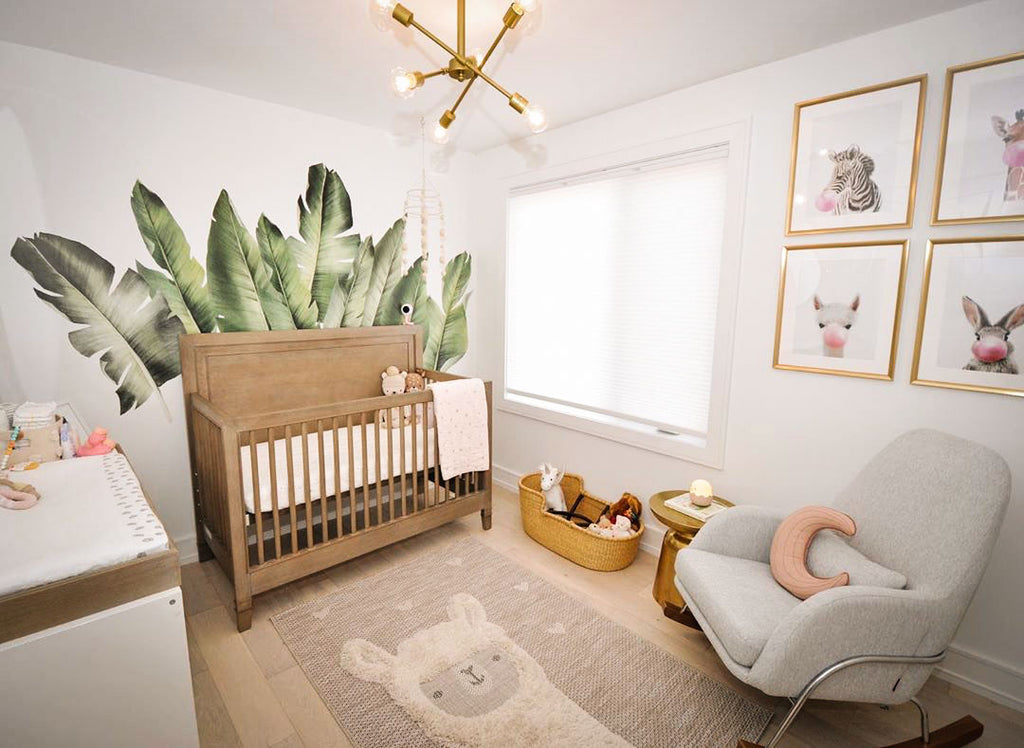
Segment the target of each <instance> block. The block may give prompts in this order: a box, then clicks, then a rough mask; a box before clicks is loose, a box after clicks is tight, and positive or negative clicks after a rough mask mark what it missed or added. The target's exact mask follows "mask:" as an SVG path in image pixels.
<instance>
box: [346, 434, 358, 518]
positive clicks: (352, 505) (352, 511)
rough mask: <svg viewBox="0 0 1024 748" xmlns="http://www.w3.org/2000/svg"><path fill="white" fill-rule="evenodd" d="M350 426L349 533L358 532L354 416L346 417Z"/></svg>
mask: <svg viewBox="0 0 1024 748" xmlns="http://www.w3.org/2000/svg"><path fill="white" fill-rule="evenodd" d="M345 421H346V423H347V425H348V520H349V531H350V532H356V530H358V529H359V528H358V527H356V458H355V445H354V444H353V443H352V416H350V415H349V416H345Z"/></svg>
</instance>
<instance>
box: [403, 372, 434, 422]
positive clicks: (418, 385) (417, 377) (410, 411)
mask: <svg viewBox="0 0 1024 748" xmlns="http://www.w3.org/2000/svg"><path fill="white" fill-rule="evenodd" d="M426 388H427V381H426V380H425V379H424V378H423V375H422V374H420V373H419V372H418V371H410V372H409V373H408V374H406V375H405V391H406V392H423V391H424V390H425V389H426ZM418 411H419V405H418V404H417V405H416V406H415V407H414V406H412V405H406V406H405V416H404V418H405V423H406V425H408V424H415V423H419V417H418V415H417V414H418ZM428 420H429V419H428Z"/></svg>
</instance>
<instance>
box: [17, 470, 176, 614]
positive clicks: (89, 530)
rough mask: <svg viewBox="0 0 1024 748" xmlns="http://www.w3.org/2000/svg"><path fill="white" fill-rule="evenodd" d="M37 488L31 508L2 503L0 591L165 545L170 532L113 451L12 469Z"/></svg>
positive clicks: (62, 576) (65, 575)
mask: <svg viewBox="0 0 1024 748" xmlns="http://www.w3.org/2000/svg"><path fill="white" fill-rule="evenodd" d="M10 480H12V481H14V482H15V483H30V484H31V485H33V486H35V487H36V488H37V489H38V490H39V495H40V499H39V503H38V504H36V505H35V506H33V507H32V508H31V509H23V510H10V509H0V595H8V594H10V593H12V592H17V591H18V590H24V589H28V588H29V587H35V586H37V585H40V584H47V583H49V582H56V581H58V580H61V579H67V578H68V577H74V576H78V575H79V574H85V573H86V572H89V571H94V570H96V569H102V568H104V567H107V566H115V565H117V564H120V563H123V562H125V561H130V560H131V559H134V558H138V557H139V556H143V555H145V554H147V553H152V552H153V551H159V550H164V549H166V548H167V547H168V544H167V533H166V532H165V531H164V527H163V525H162V524H160V520H159V519H157V516H156V515H155V514H153V511H152V510H151V509H150V508H149V504H148V503H147V502H146V499H145V497H144V496H143V494H142V487H141V486H140V485H139V481H138V479H137V478H136V477H135V473H134V472H132V469H131V467H130V466H129V465H128V460H127V459H126V458H125V457H124V455H122V454H120V453H118V452H111V453H110V454H106V455H102V456H99V457H76V458H75V459H73V460H58V461H56V462H46V463H43V464H42V465H40V466H39V467H38V468H37V469H35V470H30V471H27V472H24V473H12V474H11V477H10Z"/></svg>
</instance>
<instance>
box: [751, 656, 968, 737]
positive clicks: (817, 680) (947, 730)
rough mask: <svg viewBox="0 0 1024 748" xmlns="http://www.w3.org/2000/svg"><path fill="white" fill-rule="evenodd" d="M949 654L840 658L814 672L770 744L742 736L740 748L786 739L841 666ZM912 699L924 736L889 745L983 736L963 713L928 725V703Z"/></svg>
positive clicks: (922, 661)
mask: <svg viewBox="0 0 1024 748" xmlns="http://www.w3.org/2000/svg"><path fill="white" fill-rule="evenodd" d="M945 656H946V653H945V652H942V653H941V654H937V655H933V656H931V657H911V656H900V655H858V656H856V657H848V658H846V659H845V660H840V661H839V662H837V663H835V664H833V665H830V666H829V667H827V668H825V669H824V670H822V671H821V672H820V673H818V674H817V675H816V676H814V678H813V679H812V680H811V682H810V683H808V684H807V685H806V686H804V689H803V690H802V691H801V692H800V695H799V696H798V697H797V698H796V701H794V702H793V706H792V707H791V708H790V710H789V713H788V714H786V717H785V719H783V720H782V725H780V726H779V729H778V730H777V731H776V733H775V734H774V735H773V736H772V739H771V740H770V741H768V743H767V744H765V745H764V746H762V745H761V744H758V743H751V742H750V741H748V740H740V741H739V742H738V743H737V748H776V746H777V745H778V744H779V741H780V740H781V739H782V736H783V735H784V734H785V732H786V730H788V729H789V727H790V725H792V724H793V720H795V719H796V715H797V714H799V712H800V710H801V709H803V706H804V704H806V703H807V699H809V698H810V696H811V694H812V693H813V692H814V690H815V689H816V688H817V687H818V686H820V685H821V684H822V683H824V682H825V681H826V680H828V679H829V678H830V677H832V676H833V675H835V674H836V673H838V672H839V671H840V670H844V669H846V668H848V667H850V666H852V665H864V664H867V663H879V662H881V663H887V664H900V665H934V664H937V663H939V662H941V661H942V660H943V658H944V657H945ZM910 701H911V703H913V705H914V706H916V707H917V709H918V711H919V712H920V714H921V737H919V738H914V739H912V740H905V741H903V742H902V743H895V744H893V745H891V746H886V748H918V747H924V746H927V748H955V747H957V746H964V745H968V744H970V743H973V742H974V741H975V740H977V739H978V738H980V737H981V733H982V732H983V731H984V729H985V728H984V725H982V724H981V723H980V722H979V721H978V720H976V719H975V718H974V717H972V716H970V715H967V716H966V717H961V718H960V719H958V720H957V721H956V722H952V723H950V724H948V725H946V726H945V727H942V728H939V729H938V730H935V731H934V732H933V731H931V730H930V729H929V727H928V711H927V710H926V709H925V708H924V705H923V704H922V703H921V702H920V701H918V700H917V699H916V698H914V699H911V700H910Z"/></svg>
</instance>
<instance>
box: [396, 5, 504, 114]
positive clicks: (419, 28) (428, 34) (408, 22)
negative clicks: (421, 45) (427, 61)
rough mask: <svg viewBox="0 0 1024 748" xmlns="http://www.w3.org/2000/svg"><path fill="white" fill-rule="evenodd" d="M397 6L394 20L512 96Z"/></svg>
mask: <svg viewBox="0 0 1024 748" xmlns="http://www.w3.org/2000/svg"><path fill="white" fill-rule="evenodd" d="M399 8H402V6H401V5H396V6H395V14H394V17H395V20H397V21H398V22H399V23H401V24H402V25H404V26H412V27H413V28H414V29H416V30H417V31H419V32H420V33H421V34H423V36H425V37H427V38H428V39H430V41H432V42H434V44H436V45H437V46H439V47H440V48H441V49H443V50H444V51H445V52H447V53H448V54H450V55H451V56H452V57H454V58H455V59H456V60H457V61H458V62H460V63H461V64H463V65H465V66H466V67H467V68H468V69H469V70H470V71H472V72H473V73H475V74H476V75H478V76H480V79H481V80H483V81H484V82H485V83H488V84H490V85H491V86H492V87H494V89H495V90H496V91H498V93H500V94H501V95H502V96H504V97H505V98H506V99H511V98H512V94H510V93H509V92H508V90H507V89H505V88H504V87H503V86H502V85H501V84H500V83H498V82H497V81H496V80H494V79H493V78H491V77H490V76H489V75H487V74H486V73H485V72H483V71H482V70H481V69H480V68H479V67H477V65H476V64H475V63H474V62H473V61H472V60H471V59H469V58H467V57H466V56H465V55H464V54H459V52H457V51H456V50H454V49H452V48H451V47H450V46H448V45H447V44H446V43H445V42H444V41H442V40H441V39H440V38H439V37H438V36H436V35H435V34H433V33H432V32H431V31H430V30H429V29H427V28H425V27H424V26H423V24H421V23H420V22H419V21H417V20H416V19H415V18H413V17H412V14H411V13H409V16H408V17H407V18H403V17H400V16H399V10H398V9H399ZM403 10H404V9H403Z"/></svg>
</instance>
